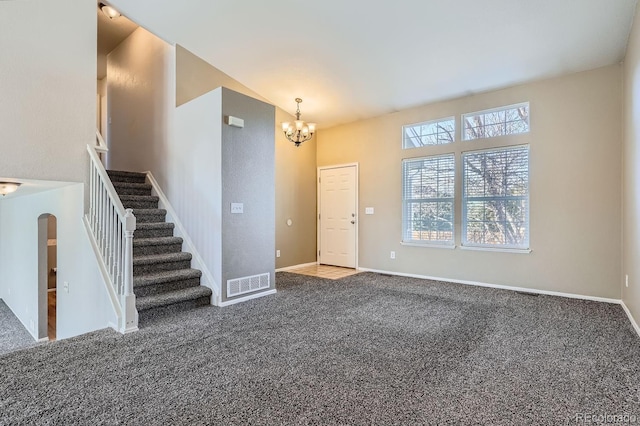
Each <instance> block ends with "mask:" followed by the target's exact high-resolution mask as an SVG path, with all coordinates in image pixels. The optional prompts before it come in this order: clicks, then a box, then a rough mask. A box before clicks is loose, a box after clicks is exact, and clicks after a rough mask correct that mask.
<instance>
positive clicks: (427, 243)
mask: <svg viewBox="0 0 640 426" xmlns="http://www.w3.org/2000/svg"><path fill="white" fill-rule="evenodd" d="M432 146H437V145H432ZM443 157H450V158H451V159H452V162H451V164H452V167H453V175H452V176H453V185H452V194H451V197H446V198H419V199H408V198H406V196H405V195H406V186H405V185H406V183H407V176H406V175H405V165H406V164H408V163H411V162H419V161H424V160H429V159H436V158H443ZM401 174H402V191H401V192H402V194H401V197H402V239H401V244H403V245H415V246H421V247H441V248H455V241H456V174H457V161H456V153H455V152H447V153H443V154H435V155H426V156H422V157H411V158H404V159H402V165H401ZM416 202H418V203H423V202H425V203H428V202H431V203H440V202H450V203H451V239H450V240H415V239H410V238H408V235H409V227H410V224H411V220H410V219H409V217H410V211H409V208H410V207H409V206H410V204H411V203H416Z"/></svg>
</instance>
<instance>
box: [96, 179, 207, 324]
mask: <svg viewBox="0 0 640 426" xmlns="http://www.w3.org/2000/svg"><path fill="white" fill-rule="evenodd" d="M107 173H108V175H109V178H110V179H111V182H112V184H113V187H114V188H115V190H116V192H117V193H118V196H119V197H120V201H122V204H123V206H124V207H125V208H127V209H133V214H134V216H135V217H136V221H137V227H136V230H135V233H134V236H133V293H134V294H135V295H136V308H137V310H138V315H139V321H140V323H141V324H142V325H144V322H145V321H148V320H150V319H153V318H156V317H160V316H165V315H171V314H172V313H175V312H179V311H183V310H187V309H193V308H196V307H199V306H205V305H209V304H210V302H211V294H212V292H211V289H210V288H207V287H204V286H201V285H200V277H201V276H202V272H201V271H199V270H197V269H192V268H191V253H187V252H183V251H182V238H179V237H174V236H173V228H174V225H173V223H167V222H166V221H165V216H166V213H167V212H166V210H163V209H159V208H158V201H159V200H158V197H155V196H153V195H151V185H150V184H148V183H146V174H144V173H135V172H125V171H115V170H108V171H107Z"/></svg>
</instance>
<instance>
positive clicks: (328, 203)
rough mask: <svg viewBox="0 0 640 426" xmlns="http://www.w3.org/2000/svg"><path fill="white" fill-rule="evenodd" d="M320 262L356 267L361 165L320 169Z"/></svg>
mask: <svg viewBox="0 0 640 426" xmlns="http://www.w3.org/2000/svg"><path fill="white" fill-rule="evenodd" d="M319 178H320V182H319V198H320V200H319V201H320V215H319V217H318V229H319V230H320V231H319V234H320V235H319V237H320V242H319V246H320V247H319V252H320V253H319V256H318V260H319V263H321V264H324V265H335V266H343V267H346V268H355V267H356V226H357V225H356V220H357V217H356V214H357V212H358V206H357V194H358V188H357V167H356V166H355V165H353V166H345V167H336V168H327V169H320V176H319Z"/></svg>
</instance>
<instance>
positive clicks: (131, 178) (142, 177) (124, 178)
mask: <svg viewBox="0 0 640 426" xmlns="http://www.w3.org/2000/svg"><path fill="white" fill-rule="evenodd" d="M107 174H108V175H109V178H110V179H111V182H131V183H145V181H146V179H147V174H146V173H140V172H127V171H124V170H107Z"/></svg>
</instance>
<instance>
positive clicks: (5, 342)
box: [0, 299, 38, 355]
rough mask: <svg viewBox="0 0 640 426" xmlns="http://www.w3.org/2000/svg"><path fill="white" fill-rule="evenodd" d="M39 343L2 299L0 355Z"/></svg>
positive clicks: (0, 306) (0, 309) (0, 301)
mask: <svg viewBox="0 0 640 426" xmlns="http://www.w3.org/2000/svg"><path fill="white" fill-rule="evenodd" d="M37 344H38V342H36V341H35V339H34V338H33V337H32V336H31V334H29V332H28V331H27V330H26V329H25V328H24V326H23V325H22V323H21V322H20V320H19V319H18V318H16V316H15V315H14V314H13V312H11V309H9V307H8V306H7V304H6V303H4V301H3V300H2V299H0V355H2V354H6V353H9V352H13V351H16V350H18V349H24V348H29V347H31V346H35V345H37Z"/></svg>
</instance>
